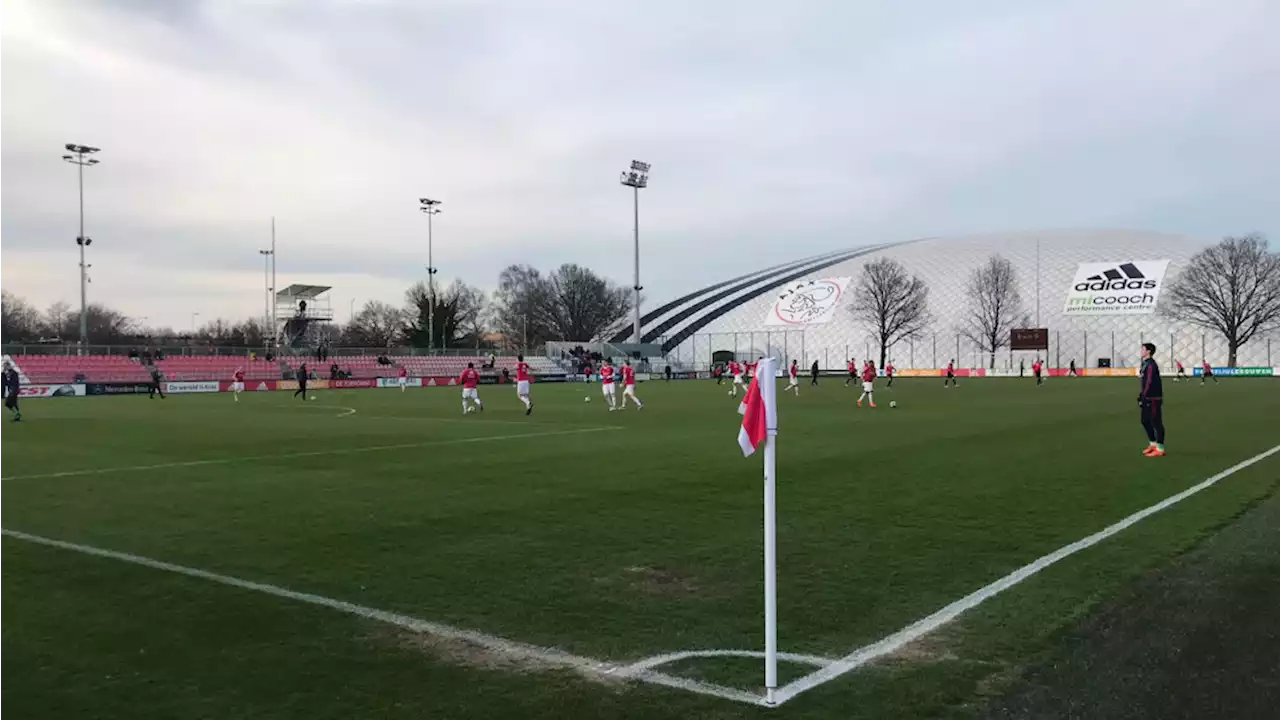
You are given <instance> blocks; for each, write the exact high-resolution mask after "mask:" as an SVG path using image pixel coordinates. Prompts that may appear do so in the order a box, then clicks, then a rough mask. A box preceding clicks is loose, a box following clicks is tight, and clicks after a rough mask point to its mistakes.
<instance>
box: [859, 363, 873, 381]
mask: <svg viewBox="0 0 1280 720" xmlns="http://www.w3.org/2000/svg"><path fill="white" fill-rule="evenodd" d="M875 379H876V368H875V366H874V365H871V364H870V363H868V364H867V366H866V367H864V368H862V382H874V381H875Z"/></svg>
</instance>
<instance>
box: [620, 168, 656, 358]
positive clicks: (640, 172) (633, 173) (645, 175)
mask: <svg viewBox="0 0 1280 720" xmlns="http://www.w3.org/2000/svg"><path fill="white" fill-rule="evenodd" d="M619 180H620V182H621V183H622V184H623V185H626V186H627V187H629V188H631V190H632V192H633V195H634V198H635V202H634V205H633V207H634V210H635V260H636V264H635V270H636V272H635V284H634V285H633V286H632V288H631V289H632V290H633V291H635V296H634V298H633V300H634V302H633V303H632V304H633V305H634V306H635V312H636V323H635V325H636V326H635V331H634V332H635V339H634V341H633V342H635V343H637V344H639V343H640V291H641V290H643V289H644V288H643V287H641V286H640V189H641V188H646V187H649V163H647V162H640V161H639V160H632V161H631V169H630V170H626V171H623V173H622V177H621V178H620V179H619Z"/></svg>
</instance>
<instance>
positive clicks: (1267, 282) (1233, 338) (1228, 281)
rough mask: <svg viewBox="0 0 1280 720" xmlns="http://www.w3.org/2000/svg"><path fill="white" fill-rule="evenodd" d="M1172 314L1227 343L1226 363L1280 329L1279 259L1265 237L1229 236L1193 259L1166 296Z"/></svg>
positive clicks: (1231, 362)
mask: <svg viewBox="0 0 1280 720" xmlns="http://www.w3.org/2000/svg"><path fill="white" fill-rule="evenodd" d="M1165 295H1166V297H1167V298H1168V299H1169V303H1168V305H1167V306H1166V307H1167V311H1168V313H1169V314H1170V315H1172V316H1173V317H1175V318H1178V319H1179V320H1185V321H1186V322H1189V323H1191V324H1193V325H1198V326H1200V327H1203V328H1207V329H1209V330H1215V331H1217V332H1218V333H1219V334H1220V335H1222V337H1223V339H1225V340H1226V341H1227V364H1228V365H1229V366H1230V367H1235V366H1236V355H1237V353H1238V352H1239V350H1240V346H1241V345H1244V344H1245V343H1247V342H1249V340H1250V339H1251V338H1253V337H1254V336H1255V335H1257V334H1258V333H1260V332H1267V331H1269V330H1272V329H1274V328H1277V327H1280V256H1278V255H1276V254H1275V253H1272V252H1269V251H1268V247H1267V240H1266V238H1264V237H1263V236H1262V235H1259V234H1256V233H1255V234H1251V235H1245V236H1243V237H1226V238H1223V240H1222V242H1220V243H1218V244H1217V245H1214V246H1212V247H1209V248H1205V249H1204V250H1201V251H1200V252H1198V253H1196V254H1195V255H1193V256H1192V257H1191V261H1190V262H1189V263H1188V264H1187V267H1186V268H1185V269H1184V270H1183V271H1182V272H1181V273H1179V274H1178V277H1176V278H1174V280H1173V283H1172V284H1171V285H1170V286H1169V289H1168V290H1167V291H1166V293H1165Z"/></svg>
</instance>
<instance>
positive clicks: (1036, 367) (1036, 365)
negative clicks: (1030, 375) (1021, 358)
mask: <svg viewBox="0 0 1280 720" xmlns="http://www.w3.org/2000/svg"><path fill="white" fill-rule="evenodd" d="M1031 371H1032V372H1040V361H1039V360H1037V361H1035V362H1033V363H1031Z"/></svg>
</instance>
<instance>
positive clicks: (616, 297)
mask: <svg viewBox="0 0 1280 720" xmlns="http://www.w3.org/2000/svg"><path fill="white" fill-rule="evenodd" d="M548 290H549V293H548V297H547V298H546V299H547V301H548V302H549V303H550V307H548V308H547V316H548V317H549V318H550V321H551V328H552V330H553V331H554V333H555V336H556V338H557V339H560V340H595V339H596V338H599V337H601V336H603V335H606V334H608V333H609V332H610V331H612V330H616V329H617V328H618V327H619V325H620V324H621V323H622V322H624V321H625V320H626V318H627V313H629V312H631V294H630V293H631V291H630V290H628V289H627V288H623V287H619V286H618V285H616V284H615V283H613V282H610V281H609V280H606V279H604V278H602V277H600V276H599V275H596V274H595V273H594V272H592V271H591V270H589V269H587V268H585V267H582V266H581V265H575V264H573V263H566V264H564V265H561V266H560V267H559V268H556V271H555V272H554V273H552V274H551V276H550V277H549V278H548Z"/></svg>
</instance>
